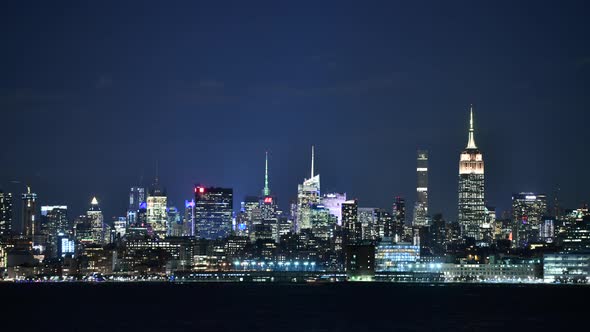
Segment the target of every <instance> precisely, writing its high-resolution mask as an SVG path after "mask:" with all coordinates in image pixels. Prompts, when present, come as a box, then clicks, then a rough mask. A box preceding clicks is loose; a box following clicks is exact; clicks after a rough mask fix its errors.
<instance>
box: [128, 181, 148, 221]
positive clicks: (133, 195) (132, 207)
mask: <svg viewBox="0 0 590 332" xmlns="http://www.w3.org/2000/svg"><path fill="white" fill-rule="evenodd" d="M143 202H145V189H144V188H143V187H131V189H130V190H129V207H128V208H127V224H134V223H135V222H136V221H137V210H138V209H139V205H140V204H141V203H143Z"/></svg>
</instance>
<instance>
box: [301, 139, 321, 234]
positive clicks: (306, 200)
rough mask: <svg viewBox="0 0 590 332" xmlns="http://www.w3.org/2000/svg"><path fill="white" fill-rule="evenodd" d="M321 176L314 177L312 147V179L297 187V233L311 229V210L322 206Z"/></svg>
mask: <svg viewBox="0 0 590 332" xmlns="http://www.w3.org/2000/svg"><path fill="white" fill-rule="evenodd" d="M320 200H321V197H320V175H319V174H317V175H314V148H313V146H312V147H311V177H310V178H309V179H305V180H304V181H303V183H302V184H300V185H299V186H298V187H297V208H296V211H295V212H296V214H295V227H296V231H297V232H300V231H301V230H304V229H310V228H311V208H312V206H314V205H319V204H320Z"/></svg>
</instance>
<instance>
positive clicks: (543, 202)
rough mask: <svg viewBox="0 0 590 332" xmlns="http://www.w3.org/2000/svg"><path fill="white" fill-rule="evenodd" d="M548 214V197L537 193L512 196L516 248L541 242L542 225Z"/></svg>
mask: <svg viewBox="0 0 590 332" xmlns="http://www.w3.org/2000/svg"><path fill="white" fill-rule="evenodd" d="M546 214H547V196H546V195H545V194H536V193H519V194H514V195H512V222H513V226H512V241H513V246H514V247H526V246H527V245H528V244H530V243H531V242H536V241H541V233H542V229H541V224H542V223H543V221H544V218H543V217H544V216H545V215H546Z"/></svg>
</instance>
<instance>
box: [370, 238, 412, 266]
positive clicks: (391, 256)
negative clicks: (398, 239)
mask: <svg viewBox="0 0 590 332" xmlns="http://www.w3.org/2000/svg"><path fill="white" fill-rule="evenodd" d="M419 259H420V246H416V245H412V244H411V243H394V242H392V240H391V238H384V239H383V241H380V242H379V243H377V246H376V247H375V270H376V271H389V270H393V269H395V268H396V266H397V265H398V264H401V263H412V262H416V261H418V260H419Z"/></svg>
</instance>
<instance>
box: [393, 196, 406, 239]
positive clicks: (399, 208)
mask: <svg viewBox="0 0 590 332" xmlns="http://www.w3.org/2000/svg"><path fill="white" fill-rule="evenodd" d="M392 217H393V223H394V229H393V235H390V236H391V237H392V238H393V240H394V242H403V241H405V239H404V229H405V228H406V227H405V225H406V200H405V199H404V198H402V197H399V196H398V197H396V198H395V201H394V202H393V209H392Z"/></svg>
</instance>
